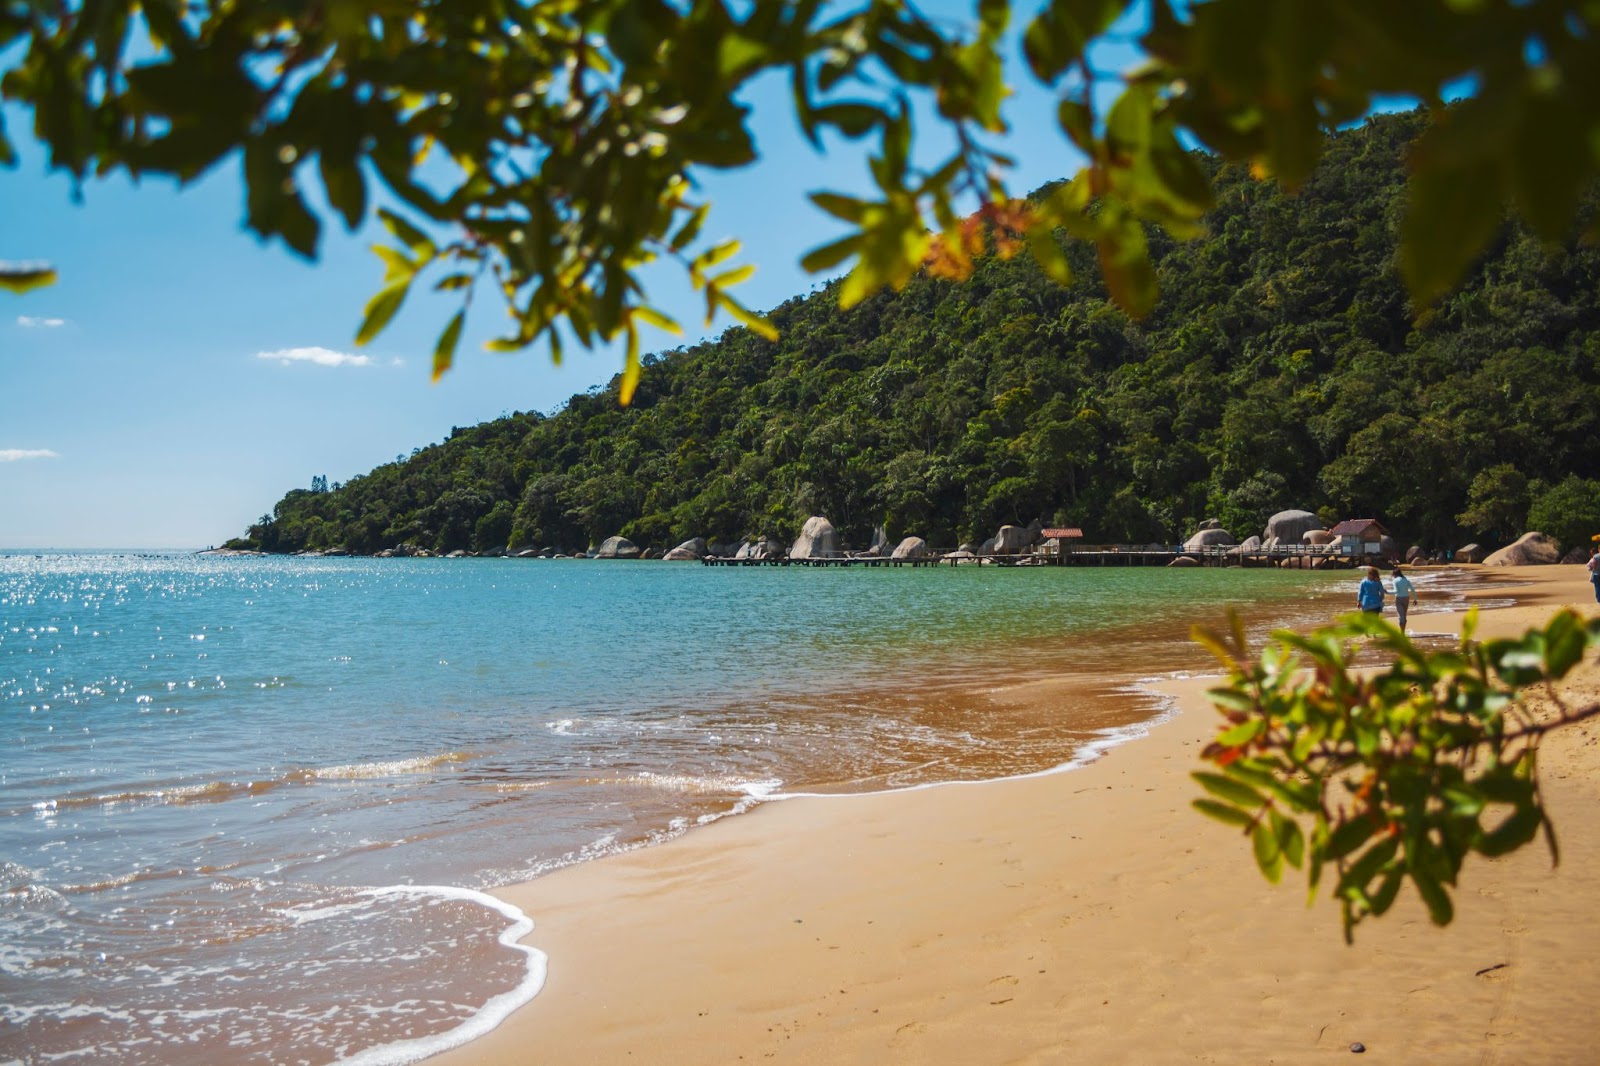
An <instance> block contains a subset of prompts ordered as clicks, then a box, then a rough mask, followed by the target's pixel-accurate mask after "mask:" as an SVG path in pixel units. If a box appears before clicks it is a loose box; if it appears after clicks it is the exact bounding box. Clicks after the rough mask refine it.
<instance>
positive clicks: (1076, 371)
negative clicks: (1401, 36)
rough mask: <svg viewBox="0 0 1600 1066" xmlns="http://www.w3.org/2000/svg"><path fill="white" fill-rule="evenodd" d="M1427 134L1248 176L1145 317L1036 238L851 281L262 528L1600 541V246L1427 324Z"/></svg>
mask: <svg viewBox="0 0 1600 1066" xmlns="http://www.w3.org/2000/svg"><path fill="white" fill-rule="evenodd" d="M1423 122H1425V119H1424V118H1423V117H1422V116H1420V115H1417V114H1404V115H1386V116H1381V117H1378V118H1374V119H1372V120H1370V121H1369V122H1368V123H1367V124H1366V125H1365V126H1364V127H1362V128H1359V129H1353V130H1350V131H1347V132H1343V133H1340V134H1338V135H1336V136H1335V137H1333V138H1332V141H1331V143H1330V144H1329V146H1328V150H1327V155H1326V159H1325V161H1324V163H1323V165H1322V167H1321V169H1320V170H1319V171H1318V172H1317V174H1316V176H1315V177H1314V179H1313V180H1312V181H1311V182H1310V183H1309V184H1308V185H1307V186H1306V187H1304V188H1303V189H1302V190H1301V191H1300V193H1299V194H1298V195H1296V196H1289V195H1286V194H1285V193H1284V192H1283V191H1282V190H1280V189H1279V188H1278V187H1277V185H1276V184H1274V183H1272V182H1261V181H1256V180H1253V179H1252V178H1251V177H1250V176H1249V174H1248V173H1246V172H1244V171H1243V170H1241V169H1238V168H1227V169H1223V170H1221V171H1219V172H1218V173H1217V174H1216V179H1217V192H1218V207H1217V208H1216V210H1215V212H1214V213H1213V214H1212V216H1211V217H1210V219H1209V223H1208V233H1209V236H1207V237H1205V238H1203V239H1200V240H1196V241H1193V242H1189V243H1186V244H1175V243H1173V242H1171V241H1168V240H1166V239H1165V238H1164V237H1160V236H1157V237H1155V238H1153V239H1154V240H1155V241H1156V242H1157V247H1156V249H1155V251H1156V254H1157V262H1158V268H1159V273H1160V281H1161V290H1162V298H1161V302H1160V304H1159V306H1158V307H1157V309H1156V311H1155V312H1154V313H1153V314H1152V315H1150V316H1149V317H1148V318H1147V319H1145V320H1143V321H1138V322H1135V321H1130V320H1129V319H1128V318H1126V317H1125V316H1124V315H1122V314H1121V313H1120V312H1118V311H1117V310H1115V309H1114V308H1112V307H1111V306H1110V305H1109V304H1108V303H1107V302H1106V299H1105V295H1104V291H1103V289H1102V287H1101V286H1100V283H1099V280H1098V275H1097V271H1096V269H1095V267H1094V265H1093V262H1092V259H1091V256H1092V252H1091V250H1089V249H1086V248H1082V247H1073V248H1071V249H1070V250H1069V254H1070V255H1071V257H1072V261H1073V264H1074V267H1075V270H1076V272H1077V276H1078V278H1079V279H1080V280H1079V281H1078V283H1077V284H1075V285H1074V286H1072V287H1070V288H1061V287H1058V286H1057V285H1055V284H1054V283H1052V282H1051V281H1049V280H1048V279H1046V278H1045V277H1044V276H1043V275H1042V274H1041V273H1040V271H1039V270H1038V269H1037V267H1036V266H1034V265H1033V263H1032V261H1031V259H1028V258H1027V257H1021V258H1019V259H1015V260H1011V261H1000V260H993V259H991V260H989V261H986V262H985V263H984V264H983V265H982V266H981V267H980V268H979V269H978V271H977V273H976V275H975V276H974V277H973V278H972V279H971V280H970V281H968V282H966V283H962V284H956V283H951V282H947V281H940V280H935V279H931V278H922V279H918V280H917V281H915V282H913V283H912V284H911V285H910V286H908V287H907V289H906V290H905V291H904V292H901V293H884V294H880V295H879V296H877V297H875V298H873V299H870V300H868V301H867V302H865V303H864V304H863V305H861V306H859V307H857V308H856V309H854V310H851V311H847V312H846V311H840V310H839V309H838V306H837V303H836V299H835V297H836V286H829V287H828V288H827V289H826V290H824V291H821V292H818V293H817V294H814V295H812V296H809V297H805V298H799V299H794V300H791V301H789V302H788V303H786V304H784V305H783V306H781V307H779V308H778V309H776V310H775V311H774V312H773V315H772V317H773V319H774V321H775V322H776V324H777V325H778V327H779V328H780V330H781V331H782V336H781V339H780V340H779V341H777V342H776V343H769V342H767V341H764V340H761V339H760V338H758V337H756V336H755V335H753V334H751V333H749V332H748V331H746V330H744V329H742V328H739V329H733V330H730V331H728V332H727V333H725V334H723V336H722V337H721V338H720V339H718V340H716V341H714V342H708V343H704V344H700V345H696V346H694V347H691V348H685V349H681V350H677V351H673V352H669V353H666V354H663V355H660V356H657V357H652V358H649V359H647V360H646V368H645V371H644V376H643V381H642V383H641V385H640V386H639V390H638V394H637V397H636V399H635V400H634V403H633V406H632V407H630V408H627V409H623V408H621V407H619V406H618V403H617V397H616V383H615V382H613V383H612V386H611V388H609V389H607V390H603V391H597V392H595V393H593V394H589V395H580V396H575V397H573V398H572V400H571V401H570V402H569V403H568V404H567V405H566V407H565V408H564V409H562V410H561V411H559V412H558V413H556V414H553V415H548V416H546V415H539V414H531V413H530V414H518V415H514V416H511V417H509V418H503V419H499V420H497V421H494V422H487V423H484V424H483V425H480V426H475V427H472V428H467V429H460V430H456V431H455V432H454V433H453V434H452V435H451V437H450V439H449V440H447V441H445V442H443V443H441V444H436V445H433V446H431V447H427V448H423V449H421V450H420V451H418V452H416V453H414V454H413V455H412V456H411V457H410V458H409V459H405V460H403V461H398V462H395V463H392V464H386V465H384V466H380V467H378V468H377V469H376V470H373V471H372V472H371V473H369V474H366V475H364V476H362V477H357V478H354V479H352V480H351V481H349V482H348V483H346V484H344V485H342V486H338V487H336V488H334V489H333V490H332V491H309V490H296V491H294V492H291V493H289V494H288V495H287V496H285V497H284V498H283V500H282V501H280V502H279V503H278V504H277V506H276V508H275V509H274V511H273V514H272V515H271V516H270V517H269V518H264V519H263V521H262V522H261V523H260V524H259V525H257V526H254V527H252V528H251V530H250V538H249V539H250V540H251V541H253V542H254V543H255V544H256V545H258V546H260V547H263V548H265V549H267V550H272V551H293V550H297V549H301V548H313V549H326V548H334V547H342V548H346V549H348V550H350V551H354V552H363V553H364V552H374V551H377V550H379V549H382V548H385V547H390V546H394V545H397V544H400V543H404V542H409V543H414V544H417V545H420V546H423V547H426V548H429V549H432V550H435V551H448V550H452V549H456V548H464V549H468V550H481V549H485V548H488V547H492V546H499V545H508V546H510V547H512V548H516V547H545V546H557V547H560V548H566V549H568V550H571V549H574V548H577V549H582V548H583V547H584V546H586V545H589V544H595V543H598V542H599V541H600V540H602V539H604V538H605V537H607V536H610V535H612V534H616V533H621V534H623V535H625V536H628V537H629V538H631V539H632V540H634V541H635V542H637V543H639V544H640V545H641V546H646V547H648V546H656V547H670V546H672V545H674V544H676V543H678V542H680V541H682V540H685V539H687V538H689V537H693V536H704V537H707V538H710V539H712V540H734V539H736V538H738V537H740V536H742V535H749V534H771V535H774V536H777V537H781V538H785V539H787V538H789V537H792V536H793V535H794V534H795V533H796V532H797V531H798V529H799V527H800V525H801V524H802V523H803V522H804V520H805V519H806V517H807V516H808V515H812V514H821V515H826V516H827V517H828V518H830V519H831V520H832V521H833V522H834V524H835V525H836V526H838V527H839V528H840V530H841V531H842V532H843V534H844V536H845V538H846V539H847V540H848V541H851V542H853V543H855V545H856V546H865V543H866V541H867V539H868V537H869V535H870V533H869V531H870V530H871V528H872V527H873V526H876V525H880V524H882V525H884V526H886V527H887V528H888V532H889V534H890V536H891V537H898V536H901V535H905V534H917V535H921V536H924V537H926V538H927V539H928V541H929V543H930V546H932V547H934V548H952V547H954V546H955V545H956V543H957V542H958V541H959V540H965V539H972V538H975V539H982V538H983V537H986V536H988V535H990V534H992V533H993V532H994V530H995V528H996V527H998V526H999V525H1001V524H1002V523H1006V522H1014V523H1018V524H1025V523H1027V522H1028V521H1030V520H1031V519H1033V518H1036V517H1042V518H1043V519H1045V520H1046V522H1047V523H1050V524H1067V525H1078V526H1082V527H1083V528H1084V530H1085V533H1086V535H1087V537H1088V538H1089V539H1090V540H1092V541H1150V540H1162V541H1170V540H1172V539H1174V538H1177V537H1181V536H1184V535H1186V534H1188V533H1189V532H1191V531H1192V530H1193V528H1194V526H1195V524H1196V523H1197V522H1198V521H1199V520H1200V519H1202V518H1206V517H1215V518H1218V519H1220V520H1221V521H1222V523H1223V525H1224V526H1226V527H1227V528H1229V529H1230V530H1232V531H1234V532H1235V534H1236V535H1239V536H1241V537H1242V536H1245V535H1248V534H1249V533H1251V532H1259V531H1260V529H1261V527H1262V525H1263V522H1264V519H1265V518H1266V516H1267V515H1269V514H1271V513H1272V512H1274V511H1278V510H1282V509H1285V508H1289V507H1305V508H1308V509H1311V510H1317V511H1321V512H1323V513H1324V516H1325V517H1329V518H1336V517H1377V518H1379V519H1380V520H1382V521H1383V522H1384V523H1385V524H1387V525H1388V526H1389V527H1390V528H1391V529H1392V530H1393V531H1395V532H1396V533H1397V534H1399V535H1401V536H1402V537H1404V538H1406V539H1408V540H1411V541H1417V542H1420V543H1423V544H1425V545H1429V546H1442V547H1449V546H1453V545H1454V544H1455V543H1458V542H1459V541H1458V538H1463V537H1472V538H1474V539H1488V540H1506V539H1509V538H1510V537H1512V536H1515V535H1516V534H1517V533H1520V532H1522V529H1523V527H1524V524H1525V523H1526V522H1527V521H1528V520H1529V517H1530V516H1529V511H1530V508H1531V509H1532V511H1533V515H1532V517H1533V519H1535V520H1538V521H1542V522H1543V524H1544V525H1546V526H1547V527H1555V526H1556V525H1557V524H1558V523H1559V522H1567V523H1568V524H1569V525H1570V526H1571V527H1572V529H1573V530H1576V529H1579V528H1581V527H1582V524H1583V523H1584V522H1587V521H1590V520H1591V519H1593V518H1595V517H1596V516H1595V515H1594V514H1593V512H1594V511H1595V510H1596V509H1597V504H1596V499H1597V496H1600V484H1597V483H1596V482H1594V481H1592V480H1587V479H1592V478H1595V477H1596V476H1597V475H1600V433H1597V432H1596V430H1597V426H1596V421H1597V419H1600V337H1597V335H1596V332H1595V331H1596V327H1597V325H1600V306H1597V304H1600V253H1597V251H1596V250H1595V248H1593V247H1592V246H1590V247H1583V246H1579V245H1577V244H1576V243H1574V245H1573V246H1572V247H1570V248H1568V249H1566V250H1560V249H1549V248H1546V247H1544V246H1542V245H1541V244H1540V243H1539V242H1538V241H1537V240H1536V239H1534V238H1532V237H1530V236H1529V235H1527V234H1526V233H1524V232H1523V231H1521V230H1520V229H1518V228H1516V227H1514V226H1510V225H1508V226H1507V227H1506V228H1505V230H1504V232H1503V233H1502V234H1501V236H1500V239H1499V240H1498V242H1497V243H1496V244H1495V246H1494V248H1493V250H1492V252H1491V253H1490V255H1489V256H1488V257H1487V259H1486V260H1485V262H1484V263H1483V264H1482V265H1481V267H1480V268H1479V269H1478V270H1477V271H1476V273H1475V274H1473V276H1472V277H1470V278H1469V280H1468V281H1467V282H1466V283H1465V284H1464V286H1463V287H1462V289H1461V290H1460V291H1459V292H1457V293H1456V294H1455V295H1454V296H1452V297H1450V298H1448V299H1447V300H1445V301H1443V302H1442V303H1441V304H1440V305H1439V306H1438V307H1437V308H1436V309H1435V310H1434V311H1432V312H1431V313H1429V314H1427V315H1425V316H1423V317H1422V318H1421V319H1420V320H1418V319H1416V317H1415V315H1414V312H1413V309H1412V308H1411V307H1410V306H1409V304H1408V303H1407V300H1406V297H1405V295H1404V292H1403V289H1402V286H1401V283H1400V281H1399V279H1398V276H1397V274H1396V272H1395V268H1394V258H1395V227H1396V221H1397V219H1398V218H1399V216H1400V213H1401V211H1402V209H1403V204H1404V195H1403V180H1404V176H1403V164H1402V157H1403V146H1404V145H1405V144H1406V143H1407V142H1408V141H1410V140H1411V139H1412V138H1413V136H1414V135H1415V134H1416V132H1417V131H1418V129H1419V128H1420V126H1421V124H1422V123H1423ZM461 372H470V370H464V371H461ZM320 488H321V486H320V485H319V489H320ZM1544 531H1545V532H1549V533H1552V534H1554V535H1556V536H1558V537H1562V536H1563V532H1564V531H1558V530H1557V529H1556V528H1546V529H1545V530H1544ZM1575 535H1576V534H1575V533H1572V532H1568V533H1567V537H1565V538H1564V539H1568V543H1569V544H1570V543H1571V539H1570V538H1571V537H1572V536H1575Z"/></svg>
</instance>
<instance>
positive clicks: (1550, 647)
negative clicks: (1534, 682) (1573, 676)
mask: <svg viewBox="0 0 1600 1066" xmlns="http://www.w3.org/2000/svg"><path fill="white" fill-rule="evenodd" d="M1588 645H1589V639H1588V633H1587V632H1586V631H1585V629H1584V626H1583V621H1582V620H1581V619H1580V618H1579V617H1578V616H1577V615H1576V614H1574V613H1573V612H1572V611H1559V612H1557V614H1556V616H1555V617H1554V618H1552V619H1550V622H1549V624H1548V625H1546V626H1545V630H1544V672H1545V674H1546V675H1547V676H1548V677H1550V678H1551V679H1552V680H1556V679H1559V678H1562V677H1565V676H1566V674H1567V671H1569V670H1571V669H1572V668H1573V667H1574V666H1577V665H1578V663H1579V661H1580V660H1582V658H1583V653H1584V651H1585V650H1586V649H1587V648H1588Z"/></svg>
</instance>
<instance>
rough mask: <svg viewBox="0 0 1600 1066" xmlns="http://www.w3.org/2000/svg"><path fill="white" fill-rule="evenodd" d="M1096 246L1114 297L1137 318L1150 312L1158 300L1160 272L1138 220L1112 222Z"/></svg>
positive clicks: (1129, 219) (1103, 275)
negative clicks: (1157, 288)
mask: <svg viewBox="0 0 1600 1066" xmlns="http://www.w3.org/2000/svg"><path fill="white" fill-rule="evenodd" d="M1096 249H1097V250H1098V252H1099V253H1100V273H1101V276H1102V277H1104V278H1105V282H1106V288H1107V289H1108V290H1110V292H1111V299H1112V300H1113V301H1115V302H1116V304H1117V306H1118V307H1120V308H1122V309H1123V310H1124V311H1126V312H1127V313H1128V314H1129V315H1132V316H1133V317H1134V318H1142V317H1144V316H1145V315H1147V314H1149V313H1150V309H1151V308H1152V307H1154V306H1155V302H1156V271H1155V267H1154V266H1153V265H1152V264H1151V262H1150V249H1149V246H1148V245H1147V244H1146V242H1145V236H1144V228H1143V227H1142V226H1141V225H1140V224H1139V221H1138V219H1135V218H1131V217H1124V218H1123V219H1121V220H1120V221H1119V222H1117V223H1116V224H1114V225H1109V226H1108V227H1107V228H1106V230H1105V231H1104V232H1103V234H1102V235H1101V237H1100V239H1099V240H1098V241H1097V242H1096Z"/></svg>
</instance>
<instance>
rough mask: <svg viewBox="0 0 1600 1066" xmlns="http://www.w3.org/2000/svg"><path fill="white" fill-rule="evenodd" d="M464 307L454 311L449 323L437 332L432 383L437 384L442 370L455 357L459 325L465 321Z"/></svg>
mask: <svg viewBox="0 0 1600 1066" xmlns="http://www.w3.org/2000/svg"><path fill="white" fill-rule="evenodd" d="M466 320H467V312H466V308H462V309H461V310H460V311H457V312H456V313H455V317H454V318H452V319H451V320H450V324H449V325H448V326H446V327H445V328H444V332H443V333H441V334H439V343H438V344H436V345H434V348H433V383H434V384H435V385H437V384H438V383H439V379H440V378H441V377H443V376H444V372H445V371H446V370H449V369H450V367H451V365H452V364H453V363H454V362H455V359H456V345H457V344H459V343H460V342H461V327H462V326H463V325H464V324H465V323H466Z"/></svg>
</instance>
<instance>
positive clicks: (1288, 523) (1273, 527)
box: [1261, 511, 1327, 544]
mask: <svg viewBox="0 0 1600 1066" xmlns="http://www.w3.org/2000/svg"><path fill="white" fill-rule="evenodd" d="M1326 528H1327V526H1325V525H1323V523H1322V519H1320V518H1318V517H1317V516H1316V515H1314V514H1312V513H1311V512H1310V511H1279V512H1278V513H1277V514H1275V515H1273V516H1272V517H1271V518H1269V519H1267V528H1266V531H1265V532H1264V533H1262V534H1261V539H1262V540H1271V539H1272V538H1273V537H1277V538H1278V543H1280V544H1304V543H1305V541H1304V540H1303V539H1302V538H1303V537H1305V535H1306V534H1307V533H1309V532H1310V531H1311V530H1313V529H1326Z"/></svg>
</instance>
